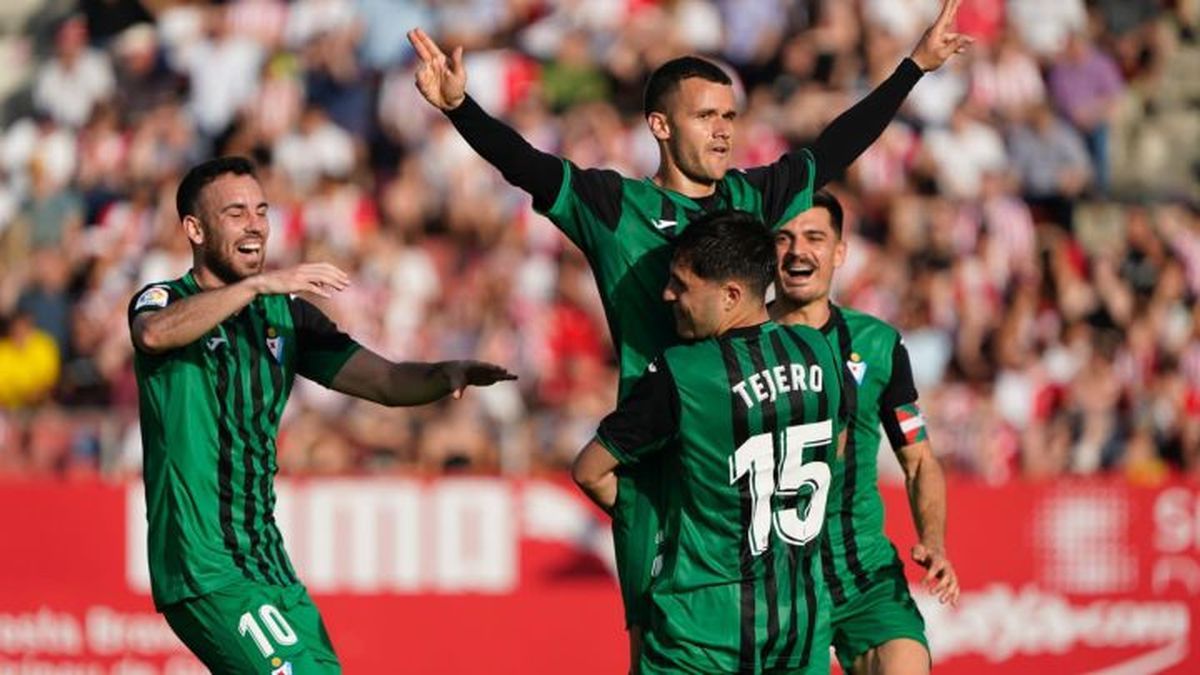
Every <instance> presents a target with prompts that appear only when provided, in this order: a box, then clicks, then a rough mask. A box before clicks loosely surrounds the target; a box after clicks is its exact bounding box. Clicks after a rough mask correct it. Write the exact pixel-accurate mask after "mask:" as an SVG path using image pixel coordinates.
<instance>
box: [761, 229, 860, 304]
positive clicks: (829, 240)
mask: <svg viewBox="0 0 1200 675" xmlns="http://www.w3.org/2000/svg"><path fill="white" fill-rule="evenodd" d="M775 253H776V257H777V259H778V261H779V266H778V267H777V268H776V270H775V292H776V294H777V295H778V296H781V297H783V298H786V299H787V300H788V301H789V302H791V303H792V304H794V305H797V306H803V305H808V304H811V303H813V302H824V301H826V300H828V299H829V288H830V286H831V285H832V284H833V271H834V270H835V269H837V268H839V267H841V266H842V263H843V262H845V260H846V243H845V242H844V241H842V239H841V237H839V236H838V235H837V232H836V231H835V230H834V229H833V221H832V218H831V216H830V215H829V211H827V210H825V209H822V208H815V209H809V210H807V211H805V212H803V213H801V214H800V215H798V216H796V217H795V218H792V219H791V220H789V221H788V222H787V223H785V224H784V225H783V227H781V228H779V231H778V232H777V233H776V234H775Z"/></svg>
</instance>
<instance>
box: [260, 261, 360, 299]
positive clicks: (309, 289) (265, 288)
mask: <svg viewBox="0 0 1200 675" xmlns="http://www.w3.org/2000/svg"><path fill="white" fill-rule="evenodd" d="M250 281H251V283H253V284H254V290H255V292H256V293H258V294H259V295H282V294H286V293H312V294H313V295H316V296H320V297H322V298H329V297H331V296H332V295H333V293H334V292H336V291H344V290H346V287H347V286H349V285H350V277H349V276H348V275H347V274H346V273H345V272H343V271H342V270H340V269H338V268H337V267H335V266H334V265H331V264H329V263H305V264H303V265H297V266H295V267H289V268H287V269H282V270H275V271H273V272H263V273H262V274H256V275H254V276H252V277H250Z"/></svg>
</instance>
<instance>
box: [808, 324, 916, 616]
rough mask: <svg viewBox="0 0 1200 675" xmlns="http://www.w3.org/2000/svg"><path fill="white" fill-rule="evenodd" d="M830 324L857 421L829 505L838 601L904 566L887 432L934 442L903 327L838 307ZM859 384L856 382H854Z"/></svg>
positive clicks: (830, 560) (830, 576) (905, 441)
mask: <svg viewBox="0 0 1200 675" xmlns="http://www.w3.org/2000/svg"><path fill="white" fill-rule="evenodd" d="M830 309H831V313H830V318H829V321H828V323H827V324H826V325H825V326H824V327H822V329H821V332H822V333H824V334H825V337H826V339H828V340H829V344H830V346H831V347H833V349H834V350H835V351H836V352H837V354H838V357H839V359H840V362H841V364H842V366H843V367H844V368H845V369H846V374H845V377H846V380H847V387H846V393H847V398H849V399H851V400H849V401H848V408H849V409H850V410H851V413H852V419H853V422H852V424H851V426H850V433H849V434H848V435H847V438H846V451H845V460H844V461H843V462H841V463H839V464H838V465H837V466H835V470H834V481H833V483H834V489H833V492H832V494H833V496H832V497H831V498H830V502H829V520H828V521H827V524H826V527H827V529H828V531H829V537H828V539H827V541H826V545H825V546H824V548H823V551H822V562H823V564H824V566H825V576H826V582H827V583H828V585H829V591H830V595H831V597H832V598H833V602H834V604H835V605H841V604H843V603H845V602H846V601H847V600H849V599H851V598H853V597H856V596H857V595H858V594H859V593H861V592H863V591H865V590H866V589H867V587H868V586H869V585H870V580H871V578H872V575H873V574H874V573H875V572H876V571H878V570H880V569H882V568H884V567H888V566H890V565H895V564H898V561H897V554H896V550H895V548H894V547H893V546H892V544H891V542H890V541H888V539H887V535H885V534H884V530H883V523H884V509H883V500H882V498H881V497H880V495H879V485H878V478H879V476H878V468H877V466H878V465H877V460H878V458H877V455H878V452H879V446H880V440H881V438H882V436H883V434H886V435H887V436H888V439H889V441H890V443H891V446H892V448H893V449H894V450H896V451H899V450H900V449H901V448H903V447H904V446H906V445H911V444H913V443H916V442H918V441H923V440H925V439H926V432H925V423H924V419H923V417H922V416H921V411H920V408H919V407H918V406H917V389H916V386H915V385H914V384H913V378H912V367H911V365H910V363H909V360H908V351H907V350H906V349H905V348H904V343H903V341H902V340H901V339H900V334H899V333H898V332H897V331H896V329H895V328H893V327H891V326H890V325H888V324H887V323H886V322H884V321H881V320H879V319H877V318H875V317H873V316H870V315H869V314H864V313H862V312H857V311H854V310H852V309H847V308H844V307H838V306H836V305H834V306H831V307H830ZM851 385H852V386H851Z"/></svg>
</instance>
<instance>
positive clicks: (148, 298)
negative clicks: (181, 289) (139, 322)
mask: <svg viewBox="0 0 1200 675" xmlns="http://www.w3.org/2000/svg"><path fill="white" fill-rule="evenodd" d="M170 299H171V293H170V292H169V291H168V290H167V287H166V286H151V287H150V288H147V289H146V290H144V291H142V294H141V295H139V296H138V299H137V302H135V303H134V304H133V310H134V311H135V312H136V311H137V310H139V309H141V308H143V307H166V306H167V302H168V301H169V300H170Z"/></svg>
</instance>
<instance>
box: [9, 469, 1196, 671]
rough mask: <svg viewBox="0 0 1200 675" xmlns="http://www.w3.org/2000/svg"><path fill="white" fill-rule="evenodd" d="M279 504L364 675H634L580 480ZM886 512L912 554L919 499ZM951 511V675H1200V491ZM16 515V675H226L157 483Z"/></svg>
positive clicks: (1069, 491) (407, 490) (1062, 493)
mask: <svg viewBox="0 0 1200 675" xmlns="http://www.w3.org/2000/svg"><path fill="white" fill-rule="evenodd" d="M279 488H280V489H279V492H280V495H279V511H278V514H277V516H278V519H279V521H280V524H281V527H282V528H283V529H284V533H285V538H286V540H287V542H288V549H289V551H290V552H291V555H292V558H293V561H294V562H295V564H296V566H297V568H298V569H299V571H300V574H301V578H302V579H303V580H304V581H305V583H306V584H307V586H308V587H309V589H310V591H311V592H312V594H313V596H314V598H315V600H316V602H317V604H318V606H319V607H320V608H321V611H322V613H323V615H324V617H325V619H326V622H327V624H328V625H329V629H330V632H331V634H332V636H333V639H334V644H335V646H336V647H337V649H338V652H339V655H340V656H341V658H342V661H343V665H344V666H345V670H346V672H348V673H397V672H405V673H468V672H470V673H478V672H487V673H563V672H570V673H621V672H624V669H625V666H626V647H625V643H624V633H623V632H622V630H621V612H620V606H619V600H618V596H617V593H616V586H615V583H614V582H613V579H612V576H611V571H610V569H611V564H610V562H609V561H610V560H611V542H610V540H609V535H608V528H607V524H606V523H605V522H604V521H603V519H602V517H600V516H599V515H598V514H597V512H596V511H595V510H593V509H592V508H591V507H590V506H589V505H588V504H586V503H585V502H584V501H583V500H582V499H581V498H580V497H579V496H578V494H577V493H576V492H575V490H573V489H572V487H571V486H570V485H569V484H567V483H566V482H557V481H542V480H522V481H511V480H503V479H488V478H452V479H451V478H447V479H442V480H436V481H418V480H404V479H344V480H343V479H338V480H311V481H293V482H286V483H284V482H281V484H280V486H279ZM885 499H886V501H887V502H888V507H889V509H890V513H891V516H892V517H891V522H890V523H889V525H890V526H891V527H893V528H894V532H893V534H894V536H895V541H896V542H897V544H898V546H899V547H900V549H901V552H902V554H904V555H906V554H907V550H908V548H909V546H910V545H911V543H912V540H913V535H912V527H911V525H910V524H909V518H908V514H907V508H906V506H905V503H904V496H903V493H902V491H901V490H899V489H897V488H888V489H886V490H885ZM950 500H951V505H952V509H951V530H950V545H951V554H952V558H953V560H954V562H955V565H956V567H957V568H958V570H959V573H960V576H961V577H962V579H963V585H964V593H963V596H962V600H961V602H960V603H959V605H958V607H956V608H949V607H943V606H940V605H937V603H936V602H930V601H929V598H928V595H927V594H926V592H925V591H924V590H922V589H919V588H915V587H914V593H915V595H916V596H917V598H918V600H919V602H920V604H921V607H922V610H923V611H924V613H925V616H926V619H927V622H928V624H929V635H930V641H931V644H932V649H933V652H934V659H935V662H936V664H937V672H939V673H951V674H954V673H1051V672H1052V673H1102V674H1105V675H1120V674H1129V675H1134V674H1138V675H1140V674H1143V673H1159V672H1171V673H1195V672H1200V628H1198V627H1197V625H1196V624H1197V619H1200V488H1198V487H1197V486H1196V485H1190V484H1173V485H1169V486H1166V487H1163V488H1160V489H1153V490H1151V489H1134V488H1130V487H1127V486H1125V485H1123V484H1120V483H1115V482H1113V483H1109V482H1093V481H1088V482H1079V483H1061V482H1060V483H1053V484H1049V483H1047V484H1035V485H1012V486H1006V487H1001V488H989V487H983V486H979V485H973V484H952V485H951V487H950ZM0 513H3V514H4V515H3V517H2V518H0V542H3V548H2V549H0V675H9V674H12V675H18V674H20V675H32V674H35V673H36V674H38V675H43V674H44V675H50V674H55V675H58V674H63V675H65V674H68V673H70V674H73V675H74V674H88V675H91V674H96V675H100V674H121V675H142V674H144V675H151V674H153V673H165V674H168V675H190V674H193V673H203V672H205V671H204V669H203V668H202V667H201V666H200V665H199V664H198V663H197V662H196V661H195V660H194V659H192V657H191V656H189V655H188V654H187V652H186V651H184V650H183V648H182V646H180V645H179V643H178V641H177V640H176V639H175V638H174V636H173V635H172V634H171V632H170V630H169V629H168V628H167V626H166V624H165V622H163V620H162V619H161V617H159V616H158V615H157V614H155V613H154V611H153V608H152V606H151V603H150V598H149V595H148V577H147V571H146V566H145V519H144V518H145V516H144V504H143V502H142V494H141V486H140V484H137V483H132V484H129V485H116V486H114V485H104V484H94V483H73V482H10V483H2V484H0ZM911 572H912V578H913V579H914V580H915V579H917V578H919V576H918V574H917V570H916V568H915V567H913V568H912V569H911Z"/></svg>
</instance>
